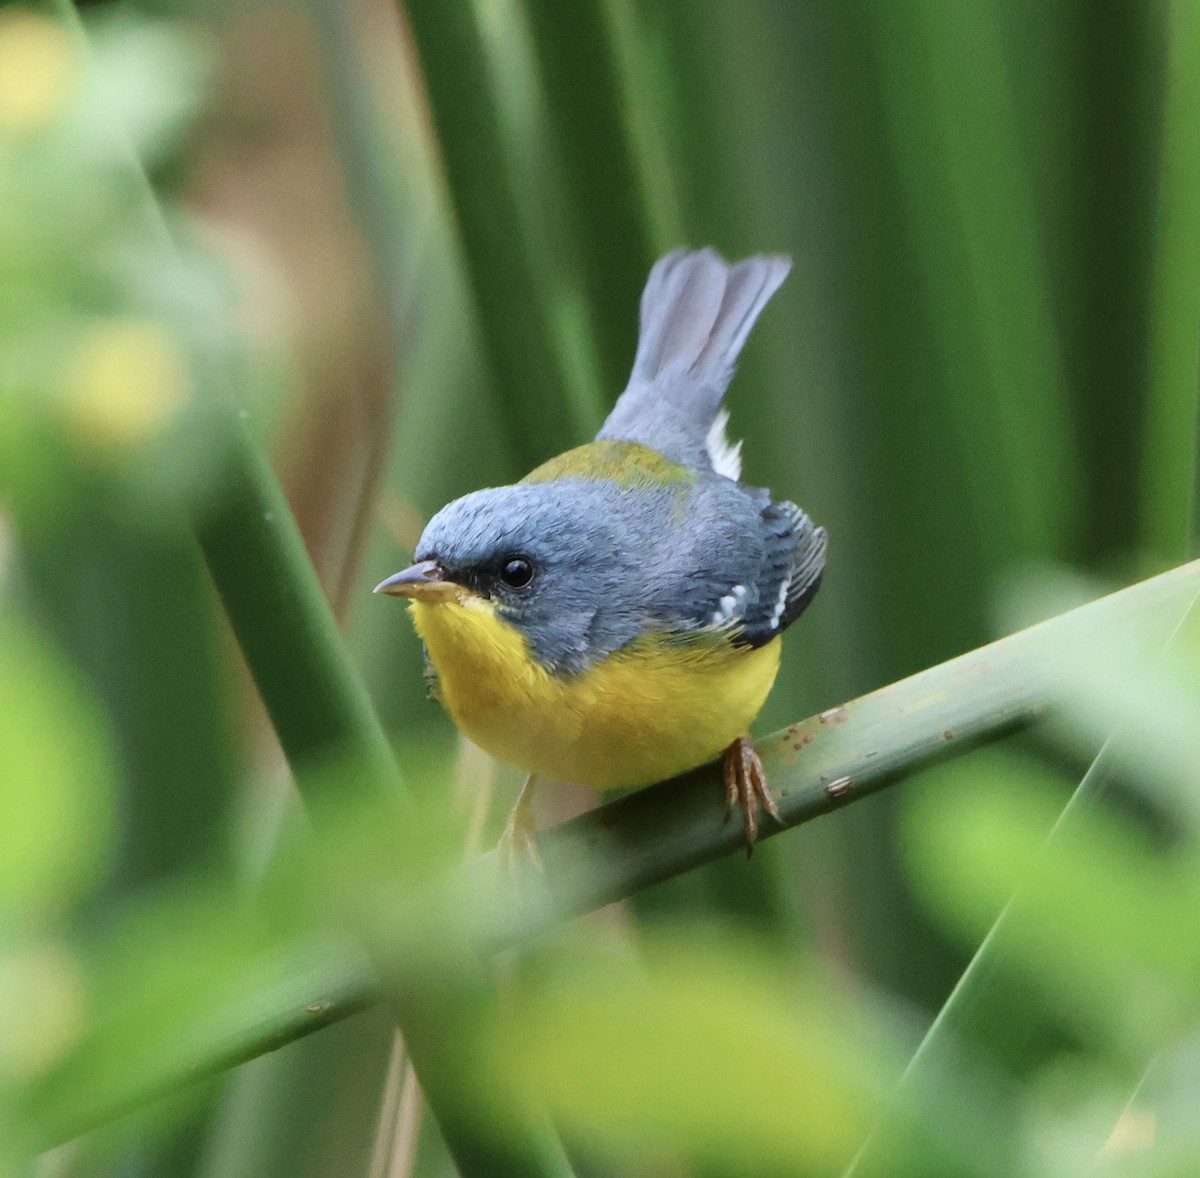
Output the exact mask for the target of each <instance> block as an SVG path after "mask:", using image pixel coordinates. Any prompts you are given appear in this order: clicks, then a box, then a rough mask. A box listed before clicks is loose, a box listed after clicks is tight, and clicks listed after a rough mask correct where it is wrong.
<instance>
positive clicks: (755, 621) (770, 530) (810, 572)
mask: <svg viewBox="0 0 1200 1178" xmlns="http://www.w3.org/2000/svg"><path fill="white" fill-rule="evenodd" d="M764 494H766V493H765V492H764ZM768 500H769V495H768ZM762 521H763V563H762V569H761V571H760V573H759V576H758V580H757V588H758V599H757V601H756V602H755V603H754V606H753V607H752V608H748V609H747V610H746V612H745V615H744V617H743V618H742V621H741V625H740V626H739V627H738V628H737V629H736V630H735V631H734V634H733V640H734V641H735V642H737V643H744V644H745V645H747V646H763V645H765V644H766V643H768V642H770V641H771V639H772V638H775V637H777V636H778V635H779V634H782V633H783V631H784V630H786V629H787V628H788V627H789V626H790V625H791V624H792V623H793V622H794V621H795V620H796V619H797V618H798V617H799V616H800V615H801V614H802V613H803V612H804V611H805V610H806V609H807V608H808V605H809V602H811V601H812V599H813V598H814V597H815V596H816V595H817V590H818V589H819V588H820V587H821V577H822V575H823V574H824V572H825V548H826V543H827V538H826V535H825V529H824V528H819V527H817V526H816V524H814V523H813V522H812V520H810V519H809V518H808V516H807V515H805V514H804V512H803V511H801V510H800V508H798V507H797V506H796V505H795V504H794V503H788V502H786V501H784V502H779V503H776V502H770V501H769V502H768V503H767V506H766V507H765V508H764V509H763V513H762Z"/></svg>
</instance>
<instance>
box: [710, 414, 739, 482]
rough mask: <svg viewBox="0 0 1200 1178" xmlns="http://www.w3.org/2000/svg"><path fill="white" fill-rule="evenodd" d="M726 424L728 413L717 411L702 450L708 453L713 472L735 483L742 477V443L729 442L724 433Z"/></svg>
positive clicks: (727, 422)
mask: <svg viewBox="0 0 1200 1178" xmlns="http://www.w3.org/2000/svg"><path fill="white" fill-rule="evenodd" d="M728 424H729V411H728V410H726V409H718V410H717V415H716V417H714V418H713V423H712V428H711V429H710V430H709V431H708V437H707V438H706V439H705V440H704V448H705V450H707V451H708V460H709V462H711V463H712V464H713V470H715V471H716V472H717V474H723V475H724V476H725V477H726V478H727V479H733V481H734V482H735V483H736V482H737V481H738V479H740V478H741V477H742V443H741V442H731V441H730V440H729V437H728V435H727V434H726V433H725V427H726V426H727V425H728Z"/></svg>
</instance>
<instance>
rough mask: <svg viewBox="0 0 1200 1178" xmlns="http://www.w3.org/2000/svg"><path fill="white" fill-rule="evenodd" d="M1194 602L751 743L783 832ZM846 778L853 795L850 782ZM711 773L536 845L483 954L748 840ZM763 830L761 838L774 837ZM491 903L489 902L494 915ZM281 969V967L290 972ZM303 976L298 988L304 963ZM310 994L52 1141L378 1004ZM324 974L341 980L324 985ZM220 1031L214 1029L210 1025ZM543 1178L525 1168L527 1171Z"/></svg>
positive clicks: (1167, 588)
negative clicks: (535, 873)
mask: <svg viewBox="0 0 1200 1178" xmlns="http://www.w3.org/2000/svg"><path fill="white" fill-rule="evenodd" d="M1198 592H1200V561H1196V562H1193V563H1191V564H1187V565H1183V566H1181V567H1179V568H1177V569H1173V570H1171V571H1170V572H1167V573H1163V574H1161V575H1159V576H1157V577H1153V578H1151V579H1150V580H1148V581H1143V582H1141V583H1140V584H1137V585H1133V586H1131V587H1130V588H1128V589H1124V590H1122V591H1121V592H1119V593H1115V594H1112V595H1111V596H1109V597H1104V598H1101V599H1099V600H1098V601H1094V602H1091V603H1089V604H1088V605H1084V606H1081V607H1080V608H1078V609H1075V610H1072V611H1071V612H1069V613H1066V614H1063V615H1061V616H1059V617H1056V618H1052V619H1051V620H1049V621H1047V622H1043V623H1041V624H1039V625H1037V626H1033V627H1030V628H1029V629H1027V630H1022V631H1020V632H1019V633H1017V634H1013V635H1011V636H1009V637H1007V638H1002V639H1000V640H999V641H998V642H993V643H991V644H989V645H988V646H984V647H980V648H979V649H978V650H974V651H971V652H970V653H968V654H964V655H961V656H959V657H958V658H956V659H951V660H950V661H949V662H946V663H942V664H941V665H939V666H936V667H931V668H930V669H928V670H926V671H922V672H920V673H919V674H917V675H913V676H911V677H910V678H908V679H904V680H901V681H900V682H898V683H893V684H890V685H889V686H887V687H883V688H880V689H879V690H878V691H875V692H872V693H871V694H869V695H865V696H863V697H861V698H860V699H857V700H855V701H853V702H852V703H849V704H846V705H845V706H844V707H841V708H834V709H831V710H830V711H827V712H824V713H822V714H821V715H819V716H814V717H812V718H810V719H808V720H805V721H802V722H800V723H798V724H793V725H791V726H790V727H788V728H785V729H784V730H783V731H781V732H777V733H775V734H774V735H773V736H771V737H768V738H767V739H765V740H763V741H760V742H759V746H758V747H759V750H760V752H761V754H762V756H763V759H764V762H765V763H766V765H767V769H768V772H769V773H770V774H771V779H772V783H773V784H772V788H773V790H774V792H775V795H776V797H777V798H778V801H779V805H780V809H781V811H782V813H783V816H784V820H785V825H786V826H788V827H793V826H799V825H802V824H803V823H805V822H809V821H811V820H812V819H814V818H818V817H820V816H821V815H822V814H827V813H829V812H830V811H831V810H834V809H838V808H840V807H842V806H846V805H850V804H852V803H853V802H855V801H856V800H857V799H859V798H863V797H866V796H868V795H869V794H871V793H874V792H877V791H878V790H880V789H883V788H885V787H886V786H888V785H891V784H894V783H896V782H898V781H901V780H903V779H904V777H905V776H906V775H908V774H910V773H913V772H915V771H916V770H918V769H921V768H923V767H925V766H927V765H928V764H929V763H930V762H931V761H933V760H935V759H938V758H942V757H955V756H960V755H962V754H963V753H965V752H967V751H968V750H969V749H972V748H976V747H978V746H979V745H981V744H983V743H985V742H987V741H990V740H994V739H996V738H998V737H1000V736H1002V735H1004V734H1006V733H1008V732H1011V731H1014V730H1015V729H1018V728H1021V727H1024V726H1028V725H1030V724H1032V723H1034V722H1036V721H1037V720H1038V719H1039V718H1041V717H1042V716H1043V715H1045V713H1046V712H1047V710H1048V709H1050V708H1051V707H1052V706H1053V704H1054V702H1055V699H1056V697H1057V695H1058V693H1059V691H1060V690H1061V685H1062V682H1063V674H1062V671H1061V667H1062V662H1063V660H1064V659H1065V658H1067V657H1069V654H1070V651H1071V650H1072V649H1073V648H1076V647H1077V646H1078V644H1080V643H1082V642H1097V641H1102V639H1103V635H1104V634H1105V633H1108V632H1112V631H1114V630H1120V631H1122V632H1123V633H1124V634H1129V633H1131V632H1137V633H1140V634H1143V635H1144V636H1146V637H1147V638H1149V639H1152V640H1157V639H1159V638H1162V639H1165V638H1166V636H1167V635H1168V634H1169V633H1170V631H1171V628H1172V627H1173V626H1174V624H1175V623H1176V622H1177V621H1178V620H1179V618H1180V617H1181V616H1182V614H1183V613H1184V611H1185V610H1186V609H1187V608H1188V606H1189V604H1190V603H1191V602H1192V600H1193V599H1194V598H1195V596H1196V594H1197V593H1198ZM846 782H849V786H848V787H847V786H846V784H845V783H846ZM722 798H723V792H722V787H721V784H720V772H719V770H718V769H717V767H716V766H712V765H710V766H707V767H705V768H703V769H701V770H698V771H697V772H695V773H693V774H690V775H688V776H687V777H684V778H679V779H676V780H674V781H670V782H666V783H664V784H661V785H657V786H652V787H650V788H649V789H646V790H642V791H640V792H638V793H635V794H630V795H629V796H627V797H624V798H621V799H619V800H618V801H615V802H611V803H609V804H608V805H605V806H601V807H599V808H598V809H596V810H593V811H591V812H590V813H588V814H584V815H582V816H581V817H579V818H576V819H573V820H572V821H570V822H568V823H565V824H563V825H562V826H560V827H558V828H557V829H555V830H551V831H548V832H546V833H545V834H544V835H543V836H542V837H541V839H540V845H541V849H542V855H543V858H544V860H545V863H546V873H545V877H544V879H542V880H541V881H538V880H530V881H529V882H530V889H529V890H528V892H527V894H525V895H524V896H523V901H522V903H521V904H519V905H517V904H514V905H512V906H511V907H509V908H508V909H507V919H505V920H502V921H500V922H498V923H496V924H495V925H494V927H492V928H490V929H489V930H488V932H487V935H486V937H485V938H484V939H483V941H482V942H481V944H485V945H486V946H487V947H490V948H500V947H502V946H508V945H512V944H514V943H517V942H518V941H519V940H521V939H522V938H527V937H534V936H536V935H538V934H539V933H542V932H544V931H546V929H548V928H549V927H551V926H552V925H553V924H555V923H556V922H558V921H561V920H563V919H566V918H569V917H570V916H572V915H575V914H577V913H581V912H585V911H588V910H590V909H593V908H597V907H600V906H601V905H603V904H606V903H609V902H611V901H613V900H617V899H620V898H623V897H625V896H628V895H631V894H633V893H634V892H636V891H638V890H639V889H641V888H645V887H648V886H649V885H651V884H653V883H656V882H658V881H659V880H663V879H667V878H669V877H671V876H673V875H678V874H681V873H682V872H685V871H688V870H690V869H691V868H692V867H694V866H696V865H697V864H699V863H703V862H706V861H708V860H710V859H714V858H717V857H718V856H720V855H724V854H728V853H729V852H730V851H735V850H740V849H741V847H742V845H743V844H742V836H741V832H740V830H739V828H738V827H737V825H736V824H734V823H728V824H726V823H725V822H724V821H723V820H722V819H723V807H722ZM778 829H779V828H771V827H767V828H766V829H765V830H764V832H763V833H764V837H770V836H772V835H773V834H775V833H778ZM496 869H497V868H496V864H495V862H494V859H493V856H491V855H486V856H483V857H481V859H480V860H479V861H477V862H476V863H475V864H473V865H472V866H471V868H470V870H471V872H472V873H475V875H476V877H477V880H478V881H479V886H480V887H481V888H488V887H492V888H493V890H494V886H493V885H494V881H495V878H496V876H495V872H496ZM494 910H495V906H494V905H491V906H488V911H489V912H494ZM285 972H286V971H285ZM295 975H296V976H303V974H302V972H301V968H300V965H299V964H298V966H297V969H296V971H295ZM312 977H313V980H312V981H311V982H310V983H309V986H310V988H309V989H304V988H303V987H299V988H297V989H294V990H290V991H288V993H287V997H286V999H285V1000H281V1001H280V1002H279V1003H278V1004H277V1005H272V1004H270V1003H266V1002H264V1003H262V1004H259V1005H256V1006H255V1007H254V1008H253V1009H252V1010H250V1011H247V1012H243V1013H239V1014H238V1015H237V1017H236V1018H233V1019H232V1020H231V1021H232V1022H233V1027H234V1030H233V1032H232V1033H230V1034H227V1035H225V1036H223V1037H222V1039H221V1046H220V1048H218V1049H215V1050H209V1051H207V1052H206V1053H204V1054H203V1055H201V1054H198V1055H197V1057H196V1058H195V1059H193V1060H191V1061H190V1062H188V1063H187V1065H186V1066H181V1067H179V1068H178V1069H177V1070H176V1071H175V1072H173V1073H172V1074H169V1075H167V1074H162V1073H160V1074H159V1075H158V1076H157V1077H156V1078H155V1079H154V1081H153V1083H151V1084H147V1085H145V1086H144V1087H143V1088H142V1089H141V1091H140V1092H136V1093H135V1092H125V1093H123V1094H122V1095H121V1097H120V1099H119V1100H114V1101H113V1102H112V1104H111V1105H110V1106H107V1107H101V1106H99V1105H97V1106H95V1107H92V1108H89V1110H88V1111H87V1116H86V1117H83V1116H81V1115H79V1114H77V1115H76V1116H75V1118H74V1119H70V1118H69V1117H68V1118H66V1119H64V1121H63V1123H61V1124H60V1125H56V1126H54V1132H53V1133H51V1134H50V1135H49V1136H50V1141H49V1143H54V1142H56V1141H59V1140H65V1139H67V1138H68V1137H70V1136H73V1135H75V1134H77V1133H79V1132H82V1131H84V1130H85V1129H87V1128H90V1127H92V1126H93V1125H95V1124H98V1123H101V1122H102V1121H104V1120H106V1119H109V1118H111V1117H114V1116H117V1115H120V1114H121V1113H123V1112H126V1111H128V1110H129V1109H130V1108H131V1107H134V1106H136V1104H138V1103H139V1102H141V1103H144V1102H147V1101H149V1100H151V1099H153V1098H155V1097H156V1096H160V1095H165V1094H166V1093H168V1092H171V1091H173V1090H175V1089H177V1088H178V1087H180V1086H181V1085H183V1084H186V1083H190V1082H192V1081H194V1080H197V1079H200V1078H203V1077H206V1076H210V1075H213V1074H215V1073H217V1072H219V1071H221V1070H223V1069H224V1068H225V1067H228V1066H229V1065H230V1064H231V1063H236V1062H241V1061H244V1060H247V1059H251V1058H253V1057H254V1056H256V1055H259V1054H262V1053H264V1052H267V1051H273V1050H275V1049H276V1048H278V1047H281V1046H283V1045H284V1044H285V1043H287V1042H290V1041H291V1040H293V1039H297V1038H300V1037H301V1036H303V1035H306V1034H308V1033H309V1032H310V1031H312V1030H315V1029H317V1027H318V1026H324V1025H326V1024H328V1023H330V1022H333V1021H335V1020H337V1019H339V1018H343V1017H345V1016H347V1015H349V1014H351V1013H354V1012H355V1011H357V1010H360V1009H362V1007H363V1006H364V1005H365V1004H366V1003H368V1002H371V1001H375V1000H377V999H378V997H379V991H378V984H377V983H376V982H375V981H374V980H373V979H372V977H371V975H370V972H369V970H368V969H367V967H366V966H365V964H364V963H363V962H361V961H351V962H345V963H342V966H341V968H340V969H333V968H330V969H329V970H326V971H323V972H322V973H321V975H320V976H319V977H318V976H316V975H312ZM331 977H332V978H333V979H334V980H333V981H331V980H330V979H331ZM213 1020H214V1022H216V1021H220V1020H219V1017H218V1015H216V1014H214V1015H213ZM534 1172H536V1171H531V1173H534Z"/></svg>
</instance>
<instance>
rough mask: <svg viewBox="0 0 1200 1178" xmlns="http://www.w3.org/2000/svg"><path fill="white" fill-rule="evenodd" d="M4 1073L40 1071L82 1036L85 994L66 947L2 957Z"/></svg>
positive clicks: (0, 1069) (0, 1070)
mask: <svg viewBox="0 0 1200 1178" xmlns="http://www.w3.org/2000/svg"><path fill="white" fill-rule="evenodd" d="M0 1011H2V1012H4V1013H0V1032H2V1033H0V1076H4V1077H5V1078H6V1079H20V1078H22V1077H24V1076H26V1075H31V1074H34V1073H37V1072H39V1071H41V1070H42V1069H44V1068H45V1067H47V1066H48V1065H49V1064H51V1063H53V1062H54V1060H55V1059H57V1058H58V1056H59V1055H60V1054H61V1053H62V1052H63V1051H64V1050H65V1049H66V1048H67V1047H68V1046H70V1044H71V1043H72V1042H73V1041H74V1040H75V1039H76V1038H77V1037H78V1036H79V1034H80V1032H81V1031H82V1030H83V1026H84V1016H85V1011H86V994H85V989H84V983H83V978H82V975H81V973H80V969H79V965H78V963H77V962H76V961H75V958H74V957H72V956H71V955H70V954H69V953H68V952H67V951H66V950H65V949H63V948H61V947H59V946H57V945H52V944H42V945H36V946H30V947H28V948H22V949H18V950H16V951H15V952H11V953H9V954H7V955H5V956H3V957H0Z"/></svg>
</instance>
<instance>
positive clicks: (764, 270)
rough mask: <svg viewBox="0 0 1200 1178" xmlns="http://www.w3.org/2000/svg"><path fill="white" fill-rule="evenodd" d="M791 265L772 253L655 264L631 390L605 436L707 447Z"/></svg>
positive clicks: (682, 254)
mask: <svg viewBox="0 0 1200 1178" xmlns="http://www.w3.org/2000/svg"><path fill="white" fill-rule="evenodd" d="M791 266H792V263H791V260H790V259H789V258H785V257H779V256H766V255H763V256H758V257H753V258H746V259H745V260H744V261H742V262H737V263H736V264H733V265H731V264H730V263H729V262H726V261H725V259H724V258H722V257H721V256H720V254H718V253H716V251H714V250H711V249H702V250H698V251H695V252H692V251H689V250H682V249H679V250H675V251H674V252H672V253H669V254H667V256H666V257H664V258H661V259H660V260H659V261H658V262H656V263H655V265H654V268H653V269H652V270H651V271H650V277H649V278H648V279H647V281H646V289H645V291H644V292H643V293H642V305H641V329H640V333H639V337H638V348H637V355H636V357H635V358H634V362H633V372H632V373H631V375H630V378H629V386H628V388H627V389H626V390H625V392H624V394H623V395H622V396H621V398H620V400H619V401H618V402H617V404H616V407H615V408H614V409H613V412H612V414H611V415H610V416H609V419H608V420H607V421H606V422H605V423H604V428H603V429H602V430H601V432H600V435H599V436H600V437H602V438H605V437H607V438H622V437H623V438H632V439H634V440H638V441H646V442H648V443H649V444H651V445H654V444H656V443H658V444H660V445H662V444H665V443H668V442H669V441H671V440H672V439H671V438H670V435H671V434H675V435H677V436H679V440H680V441H683V437H682V435H684V434H686V435H687V436H688V441H690V442H693V443H695V444H697V445H700V446H702V445H703V442H704V439H705V437H706V435H707V434H708V431H709V429H710V428H711V427H712V424H713V421H714V419H715V418H716V415H717V410H718V408H719V407H720V403H721V397H722V396H723V395H724V393H725V389H726V388H727V387H728V385H729V381H730V379H731V378H732V376H733V370H734V366H735V364H736V363H737V358H738V356H739V354H740V353H741V350H742V347H743V345H744V344H745V342H746V337H747V336H748V335H749V334H750V329H751V328H752V327H753V326H754V324H755V321H756V320H757V319H758V317H759V315H760V314H761V313H762V309H763V308H764V307H765V306H766V305H767V301H768V300H769V299H770V297H771V296H772V295H773V294H774V293H775V291H776V290H778V289H779V284H780V283H781V282H783V280H784V279H785V278H786V277H787V274H788V271H789V270H790V269H791ZM664 448H665V449H672V448H673V447H671V446H669V445H664ZM689 448H690V447H689Z"/></svg>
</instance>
